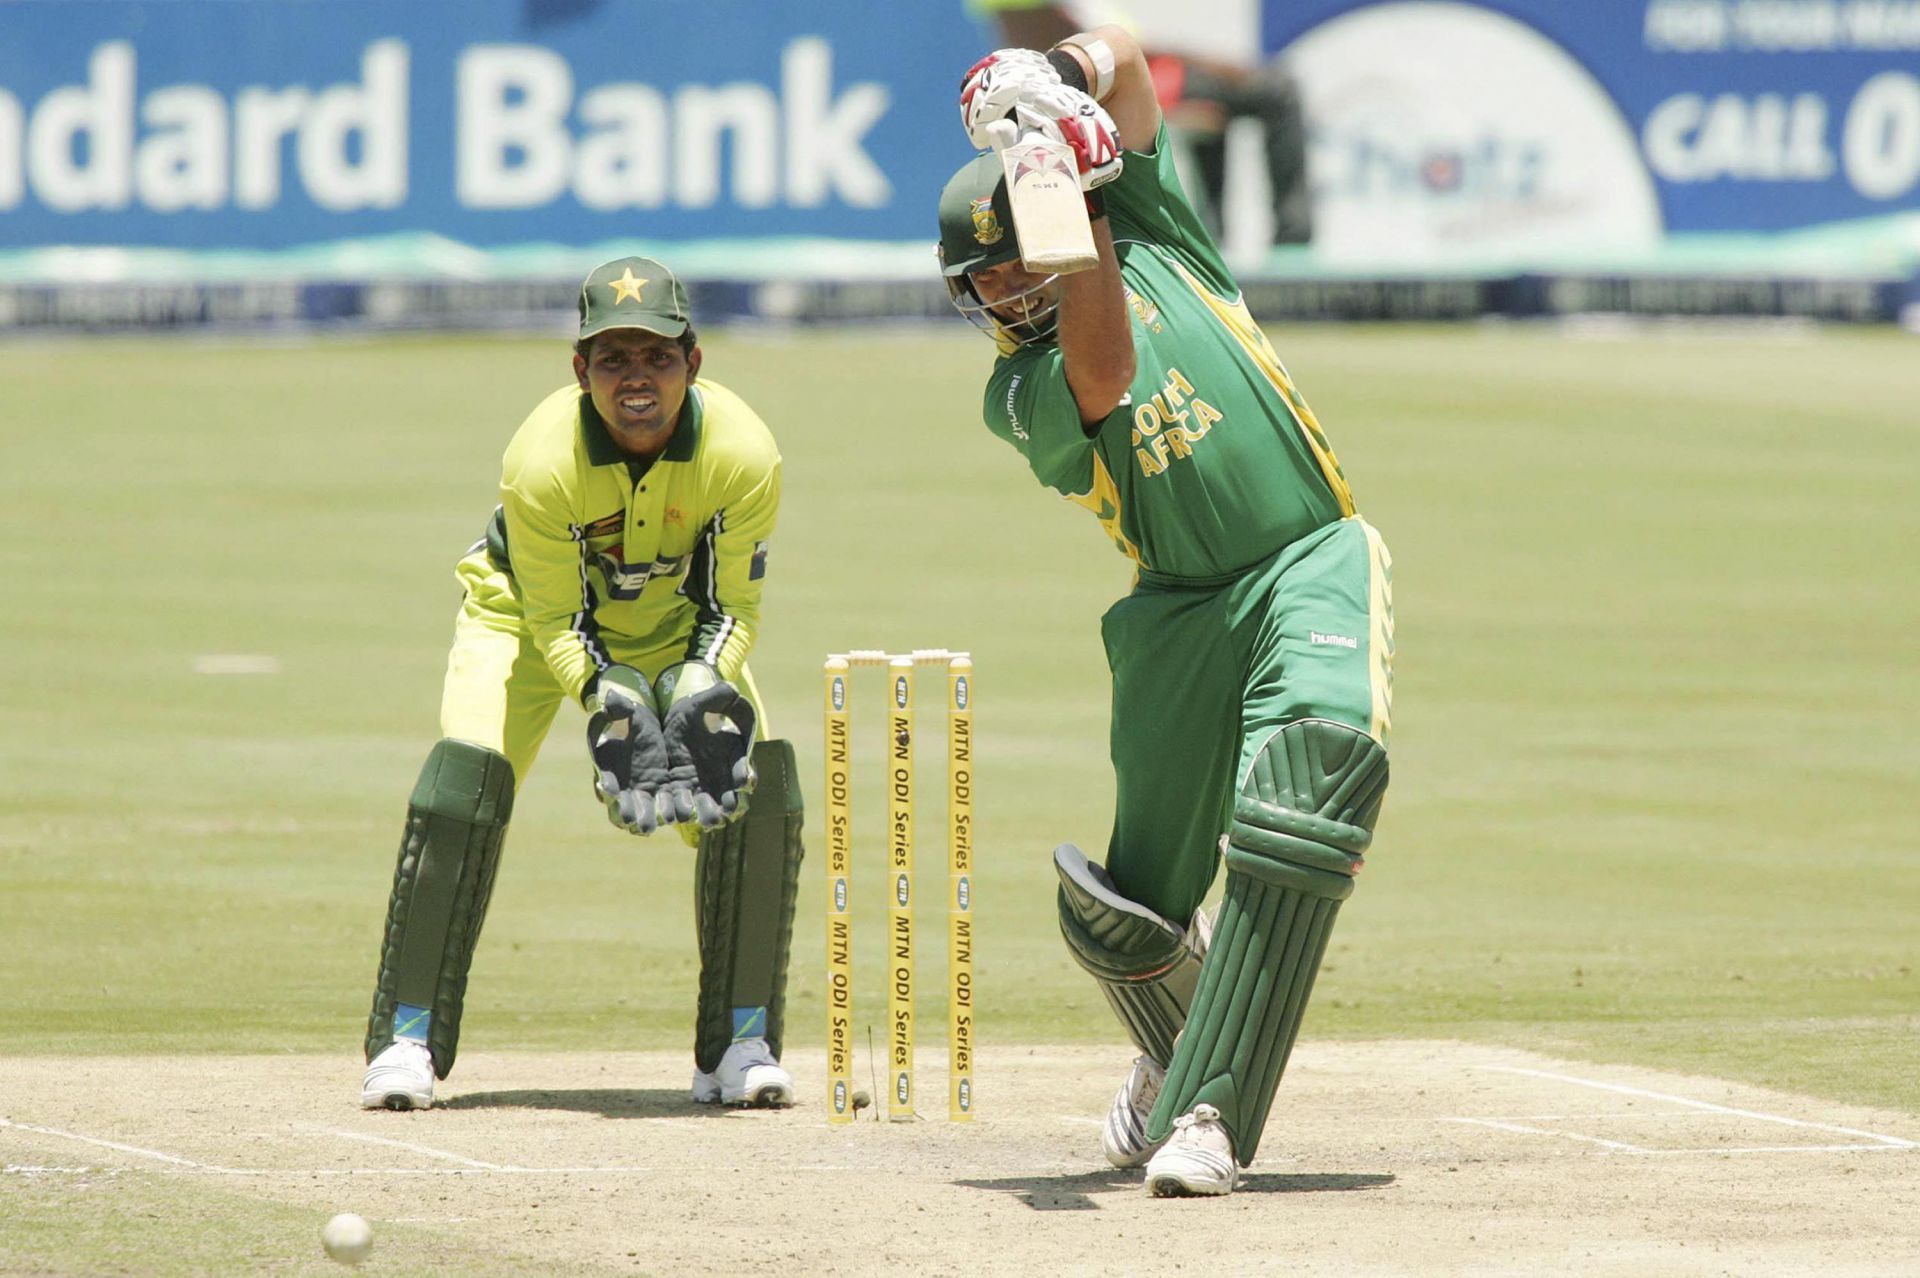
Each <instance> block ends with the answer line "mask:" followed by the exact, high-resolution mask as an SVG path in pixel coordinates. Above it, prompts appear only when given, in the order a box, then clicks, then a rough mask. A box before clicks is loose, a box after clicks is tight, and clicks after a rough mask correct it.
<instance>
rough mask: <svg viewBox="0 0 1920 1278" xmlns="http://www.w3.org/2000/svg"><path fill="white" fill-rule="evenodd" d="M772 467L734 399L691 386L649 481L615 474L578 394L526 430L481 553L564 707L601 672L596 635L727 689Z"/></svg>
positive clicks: (560, 400)
mask: <svg viewBox="0 0 1920 1278" xmlns="http://www.w3.org/2000/svg"><path fill="white" fill-rule="evenodd" d="M779 505H780V453H779V450H778V449H777V448H776V447H775V445H774V441H773V436H772V434H771V433H770V432H769V431H768V430H767V428H766V425H765V424H764V423H762V422H761V420H760V418H759V417H758V416H757V415H756V414H755V413H754V411H753V409H751V408H749V407H748V406H747V404H746V402H745V401H744V400H742V399H741V398H740V397H739V396H738V395H735V394H734V393H733V392H731V391H729V390H727V389H726V388H725V387H723V386H720V385H717V384H715V383H713V382H710V381H706V380H704V379H703V380H701V381H699V382H696V383H695V384H694V385H692V386H690V387H689V388H688V390H687V401H686V405H685V407H683V408H682V409H681V413H680V423H679V425H678V426H677V427H675V429H674V433H673V438H672V440H671V441H669V443H668V444H667V448H666V451H665V452H664V453H662V454H661V455H660V456H659V457H658V458H657V459H655V461H654V463H653V465H652V466H651V467H645V466H643V465H641V464H640V463H636V462H632V461H629V460H628V459H627V457H626V456H625V454H623V453H621V452H620V450H619V449H618V448H617V447H616V446H615V445H614V442H613V439H612V437H611V436H609V435H608V434H607V429H606V426H605V425H604V424H602V422H601V420H600V414H599V413H598V412H597V411H595V409H594V407H593V401H592V400H591V399H590V398H589V397H588V396H587V395H586V394H585V393H583V392H582V391H581V390H580V388H579V387H578V386H568V387H565V388H563V389H561V390H557V391H555V392H554V393H553V394H551V395H549V396H548V397H547V398H546V399H545V400H543V401H541V403H540V405H539V406H538V407H537V408H535V409H534V410H533V412H532V413H531V414H529V415H528V417H527V419H526V421H525V422H524V423H523V424H522V425H521V427H520V429H519V431H518V432H517V433H515V435H514V437H513V441H512V442H511V443H509V444H508V445H507V452H506V457H505V459H504V460H503V462H502V463H501V475H500V508H499V509H498V510H497V511H496V512H495V513H494V519H493V523H492V525H491V526H490V527H489V529H488V533H487V537H486V541H485V544H486V546H487V548H488V551H489V553H490V555H491V557H492V559H493V561H494V564H495V566H496V567H499V568H502V569H504V570H505V571H507V572H509V573H510V574H511V575H512V577H513V581H514V585H515V588H516V590H517V592H518V593H519V595H520V597H521V603H522V606H523V608H524V616H525V622H524V624H525V626H526V628H527V630H528V631H529V632H530V633H531V635H532V637H533V641H534V644H535V645H536V646H537V647H538V648H539V649H540V651H541V652H542V653H543V654H544V655H545V657H546V659H547V664H548V665H549V666H551V667H552V669H553V673H554V677H555V679H557V680H558V681H559V684H560V686H561V687H562V688H563V689H565V690H566V692H567V693H568V694H569V695H570V696H572V697H574V698H575V699H576V700H578V698H579V697H580V694H581V691H582V689H583V688H584V687H585V686H586V683H587V680H588V679H589V678H590V677H591V676H592V675H593V674H594V673H595V672H596V671H598V670H601V669H604V668H605V667H606V666H608V665H610V664H612V661H613V658H612V657H611V656H609V654H608V652H607V647H606V644H605V643H604V642H603V641H602V638H601V636H602V634H603V633H606V634H611V635H615V636H619V637H621V638H624V639H629V640H633V641H636V642H638V643H639V644H641V645H643V646H647V647H664V646H668V645H671V644H674V643H676V642H682V641H684V643H685V645H686V646H685V653H686V657H687V659H688V660H697V661H705V662H708V663H709V664H711V665H713V666H714V667H715V668H716V669H718V671H719V672H720V677H721V678H723V679H730V680H735V681H737V680H738V679H739V672H740V667H741V664H742V663H743V662H745V660H746V658H747V652H748V650H749V649H750V648H751V647H752V646H753V640H754V635H755V634H756V632H757V631H758V629H759V625H760V595H761V587H762V584H763V578H764V577H765V575H766V566H767V539H768V538H769V537H771V536H772V534H773V523H774V515H775V512H776V511H777V510H778V508H779Z"/></svg>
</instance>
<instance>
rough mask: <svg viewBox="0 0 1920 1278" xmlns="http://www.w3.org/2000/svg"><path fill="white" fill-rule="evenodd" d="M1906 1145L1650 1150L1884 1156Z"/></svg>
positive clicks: (1677, 1152) (1765, 1146)
mask: <svg viewBox="0 0 1920 1278" xmlns="http://www.w3.org/2000/svg"><path fill="white" fill-rule="evenodd" d="M1906 1148H1907V1147H1906V1146H1904V1145H1745V1146H1733V1147H1729V1148H1720V1149H1650V1150H1648V1151H1647V1152H1648V1153H1649V1154H1884V1153H1890V1152H1891V1153H1900V1152H1901V1151H1903V1150H1905V1149H1906Z"/></svg>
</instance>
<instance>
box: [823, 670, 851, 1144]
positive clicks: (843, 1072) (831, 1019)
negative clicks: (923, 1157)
mask: <svg viewBox="0 0 1920 1278" xmlns="http://www.w3.org/2000/svg"><path fill="white" fill-rule="evenodd" d="M826 679H827V687H826V696H827V700H826V724H827V739H826V760H827V1079H828V1086H829V1089H830V1090H829V1094H828V1110H827V1121H828V1122H831V1123H850V1122H852V1121H853V1119H854V1106H853V815H852V796H853V772H852V758H853V750H852V740H851V737H850V735H849V733H848V730H847V663H846V661H844V660H843V659H841V658H839V657H834V658H831V659H829V660H828V662H827V666H826Z"/></svg>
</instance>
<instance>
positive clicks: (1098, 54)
mask: <svg viewBox="0 0 1920 1278" xmlns="http://www.w3.org/2000/svg"><path fill="white" fill-rule="evenodd" d="M1054 47H1055V48H1057V49H1078V50H1079V51H1080V52H1081V54H1083V55H1084V56H1085V57H1086V59H1087V63H1088V65H1090V66H1091V67H1092V68H1093V74H1092V75H1090V76H1088V77H1087V93H1088V95H1089V96H1091V97H1092V98H1093V100H1094V101H1095V102H1098V101H1100V100H1101V99H1102V98H1104V97H1106V96H1107V91H1108V90H1109V89H1111V88H1113V68H1114V62H1113V46H1112V45H1110V44H1108V43H1107V42H1106V41H1105V40H1102V39H1100V38H1099V37H1097V36H1093V37H1089V38H1086V39H1082V38H1081V37H1079V36H1069V37H1068V38H1066V39H1065V40H1062V41H1061V42H1060V43H1059V44H1057V45H1055V46H1054Z"/></svg>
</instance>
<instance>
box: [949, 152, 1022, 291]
mask: <svg viewBox="0 0 1920 1278" xmlns="http://www.w3.org/2000/svg"><path fill="white" fill-rule="evenodd" d="M1019 256H1020V241H1019V240H1018V239H1017V238H1015V236H1014V233H1013V210H1012V208H1011V207H1010V206H1009V205H1008V204H1007V178H1006V173H1005V172H1004V171H1003V170H1002V169H1001V167H1000V157H999V155H998V154H997V153H995V152H993V151H988V152H986V153H985V154H982V155H976V156H974V157H973V158H972V159H971V160H968V161H967V162H966V164H964V165H962V166H961V168H960V171H959V172H958V173H956V174H954V175H953V177H951V178H950V179H948V181H947V185H946V189H945V190H943V191H941V192H940V260H941V261H942V262H944V263H945V264H946V267H945V273H946V274H948V275H965V274H966V273H967V272H969V271H979V270H984V269H985V268H987V267H989V266H998V265H1000V263H1002V262H1011V261H1012V260H1013V259H1014V258H1016V257H1019Z"/></svg>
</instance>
